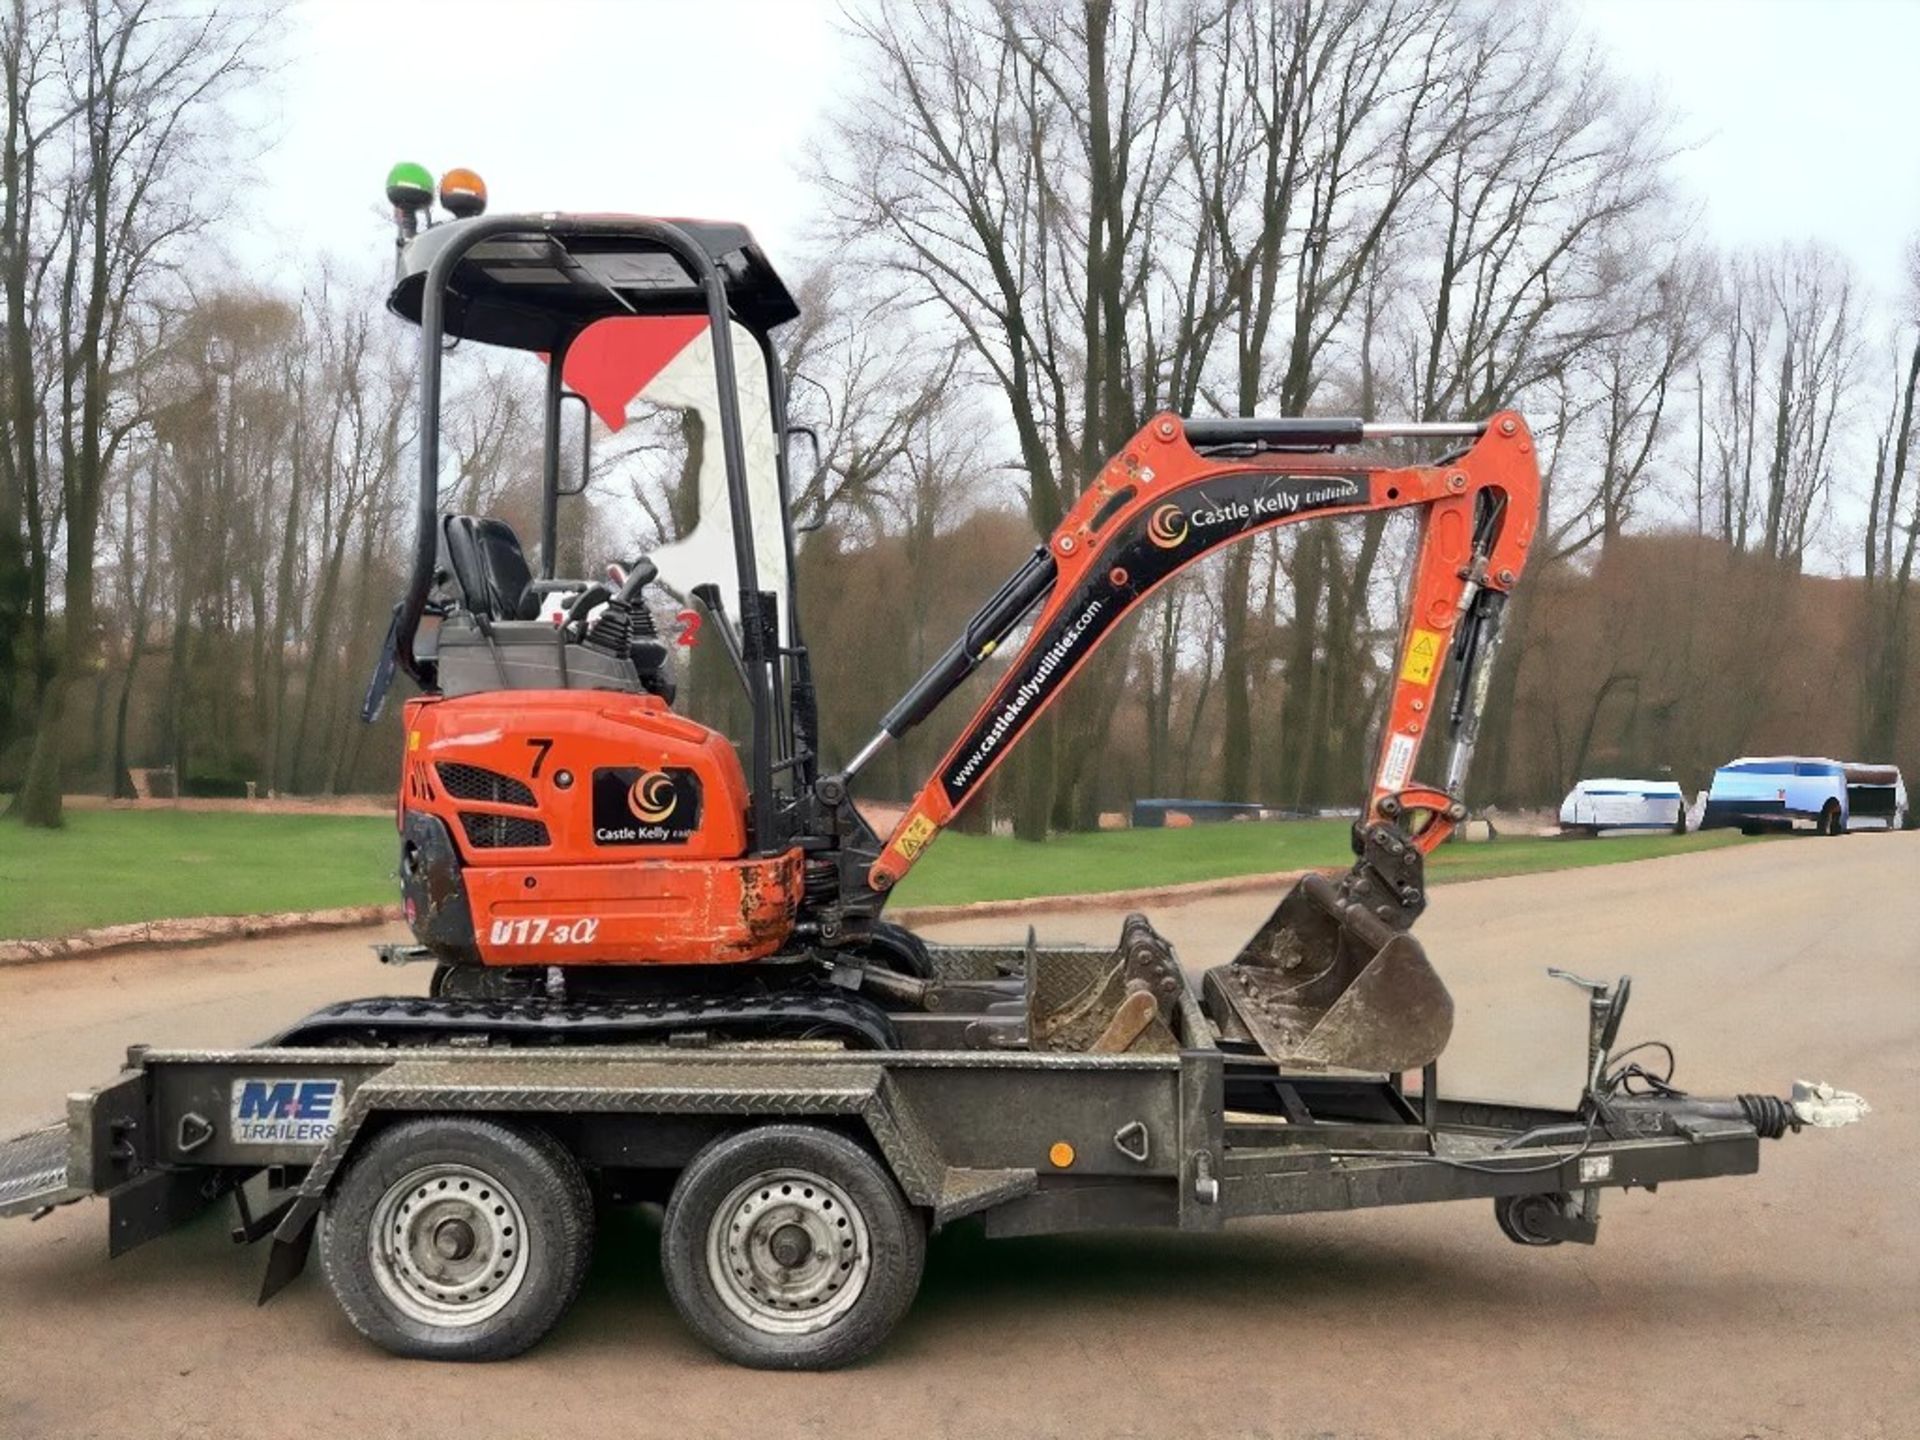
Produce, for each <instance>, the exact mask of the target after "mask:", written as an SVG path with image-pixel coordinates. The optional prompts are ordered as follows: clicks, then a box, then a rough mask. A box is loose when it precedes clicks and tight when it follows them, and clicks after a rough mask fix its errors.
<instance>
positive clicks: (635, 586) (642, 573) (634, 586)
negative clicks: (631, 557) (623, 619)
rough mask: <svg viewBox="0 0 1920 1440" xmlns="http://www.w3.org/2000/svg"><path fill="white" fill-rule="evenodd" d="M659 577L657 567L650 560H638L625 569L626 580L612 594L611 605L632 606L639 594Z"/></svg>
mask: <svg viewBox="0 0 1920 1440" xmlns="http://www.w3.org/2000/svg"><path fill="white" fill-rule="evenodd" d="M659 576H660V571H659V569H658V567H656V566H655V565H654V563H653V562H652V561H651V560H647V559H640V560H636V561H634V562H633V564H631V565H629V566H628V567H627V578H626V579H625V580H624V581H623V582H622V583H621V585H620V588H619V589H618V590H616V591H614V592H613V603H614V604H616V605H632V604H633V602H634V601H635V600H636V599H637V598H639V595H640V592H641V591H642V590H644V589H646V587H647V586H649V585H651V584H652V583H653V582H654V581H655V580H656V579H658V578H659Z"/></svg>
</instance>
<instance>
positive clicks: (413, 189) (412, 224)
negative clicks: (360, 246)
mask: <svg viewBox="0 0 1920 1440" xmlns="http://www.w3.org/2000/svg"><path fill="white" fill-rule="evenodd" d="M387 203H388V204H390V205H392V206H393V223H394V224H395V226H397V227H398V228H399V231H400V234H399V237H398V239H397V241H396V243H398V244H402V245H404V244H405V243H406V242H407V241H409V240H411V239H412V238H413V237H414V236H415V235H416V234H418V233H419V231H420V217H421V216H422V215H424V214H426V212H427V207H428V206H429V205H431V204H433V172H432V171H430V170H428V169H427V167H426V166H424V165H415V164H412V163H410V162H409V161H405V160H403V161H401V162H400V163H399V164H398V165H396V166H394V167H393V168H392V169H391V170H389V171H388V172H387Z"/></svg>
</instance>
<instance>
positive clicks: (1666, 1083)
mask: <svg viewBox="0 0 1920 1440" xmlns="http://www.w3.org/2000/svg"><path fill="white" fill-rule="evenodd" d="M1655 1049H1657V1050H1662V1051H1665V1052H1666V1057H1667V1070H1666V1074H1664V1075H1656V1074H1654V1073H1653V1072H1652V1071H1650V1070H1648V1069H1647V1068H1646V1067H1645V1066H1644V1065H1642V1064H1640V1063H1639V1062H1638V1061H1633V1062H1631V1063H1628V1062H1627V1057H1628V1056H1630V1055H1633V1054H1635V1053H1637V1052H1638V1051H1641V1050H1655ZM1678 1063H1679V1061H1678V1059H1677V1057H1676V1056H1675V1055H1674V1053H1673V1046H1671V1045H1669V1044H1668V1043H1667V1042H1666V1041H1664V1040H1642V1041H1639V1042H1638V1043H1637V1044H1633V1045H1629V1046H1628V1047H1627V1048H1626V1049H1625V1050H1621V1051H1619V1052H1617V1053H1615V1054H1612V1055H1609V1056H1608V1057H1607V1063H1606V1064H1605V1065H1603V1066H1602V1067H1601V1073H1602V1075H1603V1076H1604V1077H1605V1078H1604V1079H1602V1080H1601V1082H1600V1087H1599V1091H1598V1092H1597V1093H1594V1094H1589V1096H1588V1097H1587V1098H1588V1100H1589V1101H1590V1102H1592V1103H1590V1104H1589V1105H1588V1107H1587V1120H1586V1125H1585V1127H1584V1129H1583V1130H1582V1131H1581V1134H1580V1145H1579V1148H1578V1149H1576V1150H1574V1151H1573V1153H1571V1154H1569V1155H1561V1156H1557V1157H1555V1158H1554V1159H1552V1160H1549V1161H1546V1162H1544V1163H1542V1164H1539V1165H1520V1166H1514V1165H1488V1164H1485V1163H1484V1162H1482V1161H1478V1160H1462V1159H1460V1158H1459V1157H1458V1156H1454V1155H1429V1154H1427V1153H1426V1152H1425V1151H1423V1150H1329V1151H1327V1152H1325V1153H1326V1154H1328V1155H1329V1156H1331V1157H1333V1158H1334V1159H1367V1158H1372V1159H1376V1160H1418V1161H1424V1162H1425V1163H1427V1164H1429V1165H1443V1166H1445V1167H1446V1168H1447V1169H1449V1170H1471V1171H1474V1172H1476V1173H1478V1174H1486V1175H1544V1174H1547V1173H1548V1172H1549V1171H1553V1170H1558V1169H1560V1168H1561V1167H1562V1166H1564V1165H1569V1164H1571V1163H1572V1162H1574V1161H1575V1160H1578V1159H1580V1158H1581V1157H1582V1156H1584V1155H1585V1154H1586V1153H1587V1152H1588V1151H1590V1150H1591V1149H1593V1141H1594V1126H1595V1124H1596V1123H1597V1122H1598V1121H1599V1119H1600V1110H1601V1106H1602V1105H1603V1104H1604V1103H1605V1101H1606V1099H1607V1098H1608V1097H1610V1096H1613V1095H1658V1096H1665V1097H1668V1098H1672V1097H1677V1096H1682V1095H1685V1094H1686V1093H1687V1092H1686V1091H1684V1090H1682V1089H1680V1088H1679V1087H1677V1086H1676V1085H1674V1084H1673V1072H1674V1070H1675V1068H1676V1067H1677V1066H1678ZM1635 1081H1638V1082H1639V1083H1640V1084H1641V1085H1643V1086H1644V1087H1645V1088H1644V1089H1639V1090H1636V1089H1633V1088H1632V1086H1633V1084H1634V1082H1635ZM1510 1153H1511V1152H1510Z"/></svg>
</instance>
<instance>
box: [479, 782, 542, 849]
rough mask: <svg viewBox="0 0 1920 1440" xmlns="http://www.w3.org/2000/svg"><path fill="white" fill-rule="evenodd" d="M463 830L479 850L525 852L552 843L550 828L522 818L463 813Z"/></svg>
mask: <svg viewBox="0 0 1920 1440" xmlns="http://www.w3.org/2000/svg"><path fill="white" fill-rule="evenodd" d="M521 788H522V789H525V788H526V787H525V786H522V787H521ZM460 826H461V828H462V829H464V830H465V831H466V832H467V843H468V844H469V845H471V846H473V848H474V849H476V850H521V849H526V848H528V847H530V846H534V845H545V844H548V843H549V841H548V838H547V827H546V826H544V825H542V824H541V823H540V822H539V821H538V820H522V819H521V818H520V817H519V816H518V815H480V814H477V813H475V812H474V811H472V810H462V811H461V812H460Z"/></svg>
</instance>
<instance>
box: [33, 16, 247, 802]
mask: <svg viewBox="0 0 1920 1440" xmlns="http://www.w3.org/2000/svg"><path fill="white" fill-rule="evenodd" d="M12 20H13V24H12V32H13V33H10V34H9V37H8V39H7V42H6V44H7V48H8V50H9V52H10V53H20V54H31V55H35V56H40V57H43V59H44V60H45V61H48V62H53V61H57V64H58V73H57V76H56V75H53V74H49V75H47V81H48V84H47V92H48V104H49V105H50V106H51V107H52V110H53V112H54V113H53V116H52V117H51V118H50V119H49V120H48V122H47V123H48V124H49V125H50V126H53V127H55V128H54V129H53V131H52V132H51V134H50V135H49V136H48V138H49V139H51V138H53V136H55V135H57V137H58V138H57V141H56V142H55V145H54V149H55V150H56V151H57V158H56V157H55V156H50V155H43V156H41V157H40V159H39V161H38V162H37V163H36V166H35V169H36V171H37V175H36V177H35V184H36V188H37V190H38V194H37V196H36V200H35V210H36V212H37V211H41V210H45V211H47V212H48V216H47V219H46V220H45V221H44V222H43V223H42V224H41V225H40V226H39V227H38V228H37V229H36V230H34V231H27V230H23V229H18V228H14V227H10V231H9V234H8V236H7V243H8V247H9V252H10V258H11V259H12V263H13V265H14V266H15V268H17V267H18V266H19V265H20V264H21V263H22V261H21V259H20V258H19V256H18V255H16V254H15V253H14V252H15V251H16V250H17V251H19V252H24V254H25V257H26V258H25V260H24V263H25V264H26V265H27V266H29V267H33V266H35V265H36V264H37V265H39V266H42V267H45V268H46V272H47V273H48V274H53V273H55V272H57V276H58V279H57V281H56V282H55V283H54V288H53V293H52V294H51V295H48V296H45V297H43V299H44V303H43V305H42V307H41V310H42V313H41V315H40V316H39V317H37V318H38V319H39V320H40V322H41V323H42V324H43V325H45V326H47V327H48V329H49V330H50V332H51V333H50V335H49V337H48V338H49V343H48V344H44V345H40V346H33V347H29V348H28V349H27V350H26V351H25V352H24V353H26V354H28V355H31V356H34V357H36V361H37V363H38V364H40V365H43V366H47V367H50V370H43V371H42V372H41V373H42V375H44V374H46V373H56V374H57V375H58V382H57V398H56V399H55V402H54V404H53V405H52V406H51V407H48V406H46V405H45V404H44V403H43V404H42V405H41V406H40V408H39V409H38V412H37V413H34V412H32V411H29V410H25V409H17V410H16V412H15V413H16V416H17V417H18V418H17V419H16V422H15V433H14V434H13V435H12V437H11V438H12V442H13V448H14V450H15V452H16V455H17V454H18V452H19V451H20V449H21V448H22V447H24V446H27V445H38V444H42V443H44V441H43V433H42V432H43V430H44V429H45V428H51V429H52V431H53V444H52V446H51V447H50V448H51V450H52V452H53V453H54V454H56V455H57V457H58V463H57V479H58V486H59V490H58V496H59V505H60V509H61V524H62V531H63V536H64V542H65V543H64V554H63V556H62V559H63V562H64V563H63V569H64V575H63V589H62V596H61V599H62V605H63V614H62V617H61V618H62V635H61V641H60V656H59V664H58V669H57V671H56V672H55V673H54V674H53V676H52V677H51V678H50V679H49V681H48V683H47V685H46V687H45V689H44V691H43V693H42V694H41V697H40V702H39V708H38V714H37V716H36V719H35V739H34V745H33V752H32V756H31V758H30V760H29V762H28V766H27V773H26V778H25V781H24V783H23V784H22V786H21V791H20V794H19V796H18V797H17V798H16V801H15V805H16V808H17V809H18V811H19V813H20V814H21V815H22V816H23V817H24V818H25V819H26V821H27V822H28V823H29V824H36V825H57V824H59V823H60V818H61V749H62V745H63V743H64V738H65V730H64V711H65V705H66V700H67V691H68V690H69V688H71V686H72V684H73V682H74V681H75V680H76V679H77V678H78V677H80V676H83V675H84V674H86V673H87V671H88V670H89V669H90V667H91V666H92V664H93V657H94V654H95V652H96V648H97V647H96V637H95V634H94V570H95V564H94V551H95V543H96V540H97V537H98V533H99V521H100V506H101V501H102V497H103V495H104V494H105V480H106V474H107V470H108V468H109V467H110V465H111V464H112V463H113V460H114V458H115V454H116V451H117V450H118V448H119V446H120V444H121V443H122V442H123V441H124V439H125V437H126V436H127V434H129V433H130V431H131V429H132V428H133V423H134V422H133V420H132V418H131V417H129V416H128V415H127V414H126V406H127V403H128V395H127V392H126V389H125V386H124V383H123V377H124V375H125V373H126V371H127V370H128V368H129V366H130V365H131V364H132V363H133V362H134V360H135V358H136V356H135V351H136V350H137V348H138V345H139V336H140V334H141V331H142V328H143V314H142V307H143V306H144V305H145V304H147V303H148V302H149V300H150V299H151V298H152V296H153V295H154V293H155V291H156V289H157V288H158V287H159V286H161V285H162V284H163V283H164V282H165V280H166V278H167V277H166V267H167V265H168V263H169V260H170V259H171V257H172V256H173V255H175V254H176V253H177V252H178V250H179V248H180V246H181V244H182V243H183V242H184V241H185V240H187V239H188V238H189V237H190V236H192V235H193V234H194V233H195V231H196V230H198V228H199V227H200V226H201V224H202V223H203V221H204V219H205V218H206V216H207V215H208V214H209V213H210V211H211V208H212V207H214V206H216V205H218V204H219V202H220V200H221V196H220V194H219V190H218V187H217V186H216V185H213V184H210V183H209V178H208V177H209V174H210V173H217V171H218V167H217V166H215V165H211V164H209V163H208V162H210V161H211V160H213V159H214V158H215V154H216V151H217V148H218V147H219V146H221V145H223V144H226V143H228V142H229V141H230V138H231V136H232V135H233V134H234V133H236V130H237V127H235V126H233V125H232V123H231V121H230V120H227V119H225V118H224V107H225V106H226V103H227V101H228V100H229V98H230V97H231V96H232V95H233V94H234V93H235V92H236V91H237V90H238V89H239V88H240V87H241V86H243V85H244V84H245V83H246V82H247V81H248V80H249V79H250V78H251V77H252V76H253V75H254V73H255V72H256V64H257V62H256V56H257V54H258V49H257V46H256V41H257V39H258V37H259V33H260V30H261V26H262V24H263V23H264V22H263V19H262V18H261V17H260V16H259V15H255V14H249V15H236V14H234V13H231V12H228V11H226V10H222V9H218V8H216V9H212V10H209V11H206V12H204V13H200V14H194V15H175V14H172V13H169V12H167V11H164V10H163V9H161V8H160V7H158V6H156V5H154V4H151V3H148V0H71V3H68V4H64V5H60V6H54V7H49V8H48V9H46V10H44V11H42V10H37V9H29V8H27V7H26V6H25V5H24V4H21V3H16V4H15V6H14V8H13V12H12ZM49 27H50V28H49ZM36 63H40V62H36ZM10 78H11V77H10ZM10 93H11V94H18V93H19V91H18V90H14V91H12V92H10ZM14 108H15V109H18V105H17V103H16V104H15V106H14ZM43 145H44V142H43ZM50 158H52V159H55V164H54V166H52V167H49V166H48V165H47V164H46V160H47V159H50ZM13 159H14V157H12V156H9V157H8V161H7V163H9V164H11V163H12V162H13ZM21 163H22V164H23V165H24V163H25V162H24V159H23V160H22V161H21ZM27 179H28V177H27V176H26V175H24V174H21V175H11V174H10V175H9V176H8V181H9V186H8V189H9V206H10V209H11V207H12V205H13V203H14V191H15V186H16V185H18V184H22V183H23V182H25V181H26V180H27ZM10 218H11V217H10ZM9 289H10V291H11V289H12V285H11V282H10V284H9ZM13 303H14V302H13V298H12V295H11V294H10V296H9V306H10V308H11V307H12V306H13ZM21 303H22V304H24V299H23V300H22V302H21ZM11 358H12V362H13V365H14V367H15V384H16V386H19V385H21V382H22V381H23V380H24V382H25V385H24V388H25V390H27V391H28V392H31V393H33V394H35V395H39V394H41V391H40V388H39V387H40V385H41V384H42V383H43V382H42V380H41V377H40V376H39V375H31V374H29V375H25V376H22V375H21V374H20V373H19V370H20V366H21V364H22V360H21V355H20V354H14V355H13V356H12V357H11ZM21 421H30V422H32V423H31V425H22V424H21V423H20V422H21ZM16 469H17V471H18V470H21V469H24V467H18V466H17V467H16ZM40 479H41V483H42V484H43V485H44V484H45V482H46V480H47V479H48V477H46V476H45V475H44V474H42V475H41V477H40Z"/></svg>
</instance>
